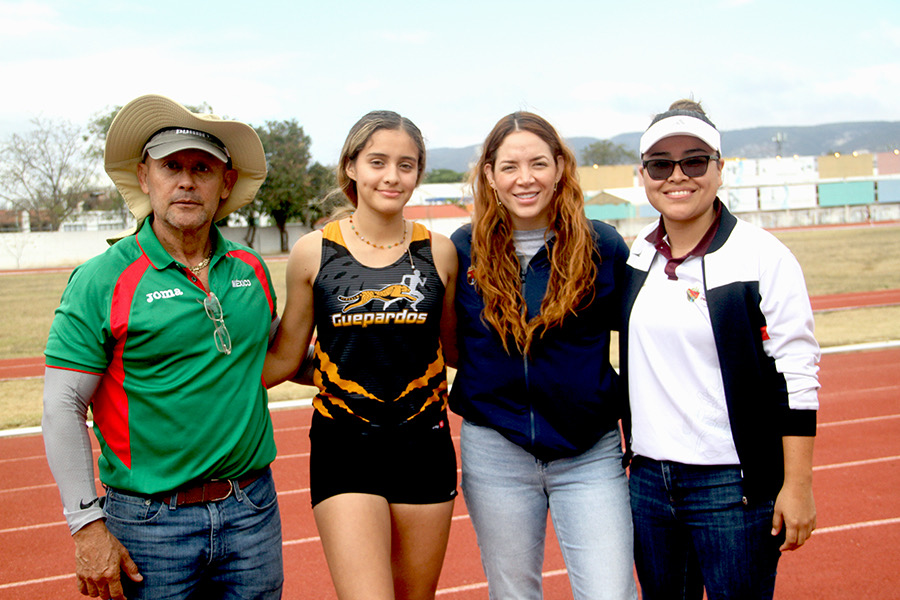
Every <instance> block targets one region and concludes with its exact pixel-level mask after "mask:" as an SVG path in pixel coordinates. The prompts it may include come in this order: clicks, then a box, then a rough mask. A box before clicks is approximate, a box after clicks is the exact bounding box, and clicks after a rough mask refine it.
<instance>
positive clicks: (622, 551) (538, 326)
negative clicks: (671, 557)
mask: <svg viewBox="0 0 900 600" xmlns="http://www.w3.org/2000/svg"><path fill="white" fill-rule="evenodd" d="M575 169H576V162H575V157H574V155H573V154H572V151H571V150H569V149H568V147H566V145H565V143H564V142H563V141H562V139H561V138H560V136H559V134H558V133H557V132H556V130H555V129H554V128H553V127H552V126H551V125H550V124H549V123H548V122H547V121H546V120H544V119H543V118H541V117H539V116H537V115H534V114H531V113H513V114H511V115H508V116H506V117H504V118H502V119H500V121H499V122H498V123H497V124H496V126H495V127H494V129H493V131H491V133H490V134H489V135H488V137H487V139H486V140H485V142H484V146H483V151H482V155H481V159H480V160H479V162H478V165H477V167H476V169H475V172H474V185H473V187H474V194H475V216H474V219H473V223H472V225H471V226H469V225H467V226H465V227H463V228H461V229H459V230H458V231H456V233H454V234H453V236H452V239H453V242H454V243H455V245H456V247H457V251H458V255H459V265H460V266H459V271H460V273H459V277H458V283H457V303H456V305H457V317H458V319H459V328H458V341H459V366H458V368H459V370H458V372H457V375H456V379H455V380H454V383H453V392H452V394H451V399H450V405H451V408H452V409H453V410H454V411H455V412H457V413H459V414H460V415H462V417H463V419H464V420H463V425H462V430H461V440H462V441H461V454H462V488H463V493H464V494H465V498H466V506H467V507H468V509H469V515H470V516H471V518H472V524H473V525H474V527H475V533H476V534H477V536H478V545H479V548H480V549H481V561H482V564H483V566H484V570H485V573H486V574H487V579H488V585H489V587H490V595H491V598H516V599H525V600H537V599H540V598H542V593H541V567H542V565H543V558H544V538H545V534H546V531H547V513H548V510H549V513H550V515H551V516H552V518H553V528H554V529H555V531H556V537H557V539H558V540H559V543H560V547H561V549H562V553H563V558H564V559H565V563H566V568H567V570H568V574H569V582H570V584H571V586H572V594H573V596H574V598H576V599H577V600H587V599H590V600H598V599H610V600H625V599H630V598H635V597H636V589H635V583H634V577H633V574H632V573H633V558H632V550H631V549H632V528H631V514H630V511H629V506H628V482H627V480H626V478H625V469H624V468H623V467H622V460H621V459H622V438H621V435H620V433H619V425H618V422H619V414H620V408H621V406H620V396H619V394H618V386H617V375H616V373H615V371H613V368H612V367H611V366H610V362H609V343H610V329H611V328H615V327H616V323H617V322H618V317H619V314H620V308H619V306H620V301H619V298H620V295H619V293H620V289H621V284H622V282H623V279H624V271H625V259H626V257H627V255H628V248H627V246H626V245H625V242H624V241H623V240H622V237H621V236H620V235H619V234H618V233H616V231H615V229H613V228H612V227H610V226H609V225H606V224H604V223H599V222H596V221H589V220H588V219H587V218H586V217H585V214H584V196H583V194H582V191H581V188H580V186H579V185H578V181H577V176H576V170H575Z"/></svg>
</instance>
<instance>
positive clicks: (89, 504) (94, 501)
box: [81, 498, 100, 510]
mask: <svg viewBox="0 0 900 600" xmlns="http://www.w3.org/2000/svg"><path fill="white" fill-rule="evenodd" d="M99 501H100V498H94V499H93V500H91V501H90V502H88V503H87V504H85V503H84V500H82V501H81V510H86V509H88V508H90V507H92V506H93V505H95V504H97V502H99Z"/></svg>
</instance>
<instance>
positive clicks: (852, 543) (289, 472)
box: [0, 348, 900, 600]
mask: <svg viewBox="0 0 900 600" xmlns="http://www.w3.org/2000/svg"><path fill="white" fill-rule="evenodd" d="M898 364H900V348H895V349H889V350H880V351H874V352H860V353H848V354H831V355H826V356H824V357H823V359H822V363H821V367H822V370H821V381H822V390H821V393H820V402H821V409H820V412H819V435H818V439H817V441H816V454H815V465H816V466H815V478H814V489H815V495H816V503H817V508H818V515H819V516H818V527H819V528H818V530H817V531H816V532H815V534H814V535H813V537H812V539H811V540H810V541H809V542H808V543H807V545H806V546H804V547H803V548H802V549H800V550H799V551H797V552H793V553H788V554H786V555H784V556H783V558H782V561H781V564H780V565H779V576H778V584H777V589H776V598H784V599H787V598H790V599H791V600H807V599H808V600H813V599H815V600H838V599H841V600H843V599H845V598H896V597H897V590H898V589H900V569H898V568H897V565H898V564H900V503H898V502H897V499H896V498H897V490H898V489H900V435H898V432H900V427H898V426H900V371H898V370H897V365H898ZM310 417H311V409H292V410H284V411H276V412H275V413H273V420H274V423H275V428H276V429H275V438H276V442H277V443H278V450H279V456H278V459H277V460H276V461H275V463H274V465H273V469H274V472H275V479H276V484H277V486H278V490H279V501H280V503H281V512H282V519H283V521H284V555H285V571H286V572H285V598H287V599H300V598H313V599H326V600H327V599H332V598H334V597H335V596H334V592H333V590H332V587H331V581H330V578H329V575H328V570H327V567H326V565H325V559H324V556H323V554H322V549H321V545H320V543H319V540H318V538H317V535H316V528H315V524H314V522H313V518H312V511H311V509H310V507H309V493H308V483H309V479H308V477H309V473H308V451H309V438H308V437H307V433H308V427H309V421H310ZM451 424H452V427H454V431H458V428H459V419H458V418H457V417H454V418H453V419H452V420H451ZM457 442H458V440H457ZM0 507H2V509H0V600H5V599H10V600H12V599H24V598H28V599H37V598H40V599H45V598H54V599H60V600H67V599H76V598H81V597H82V596H80V595H79V594H78V592H77V590H76V588H75V578H74V556H73V554H74V553H73V549H74V546H73V544H72V541H71V538H70V536H69V532H68V529H67V527H66V525H65V523H64V521H63V520H62V510H61V506H60V502H59V497H58V495H57V492H56V488H55V486H54V484H53V481H52V478H51V476H50V471H49V469H48V467H47V464H46V460H45V458H44V451H43V442H42V440H41V438H40V436H37V435H30V436H22V437H15V438H4V439H0ZM454 515H455V516H454V521H453V526H452V528H451V535H450V545H449V548H448V552H447V559H446V562H445V565H444V571H443V573H442V575H441V580H440V589H439V591H438V596H439V598H447V599H452V600H469V599H474V598H480V599H483V598H487V588H486V585H485V582H484V574H483V573H482V571H481V566H480V563H479V558H478V548H477V546H476V543H475V534H474V532H473V530H472V526H471V523H470V522H469V520H468V516H467V514H466V510H465V503H464V501H463V500H462V499H460V500H459V501H458V502H457V505H456V510H455V511H454ZM550 535H551V536H550V537H549V539H548V546H547V556H546V560H545V565H544V572H545V576H544V585H545V597H546V598H548V599H551V600H555V599H570V598H571V597H572V596H571V593H570V592H569V590H568V582H567V579H566V577H565V567H564V565H563V562H562V559H561V557H560V553H559V549H558V547H557V545H556V541H555V538H553V537H552V528H551V531H550Z"/></svg>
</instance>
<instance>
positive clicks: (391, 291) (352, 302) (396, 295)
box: [338, 283, 418, 313]
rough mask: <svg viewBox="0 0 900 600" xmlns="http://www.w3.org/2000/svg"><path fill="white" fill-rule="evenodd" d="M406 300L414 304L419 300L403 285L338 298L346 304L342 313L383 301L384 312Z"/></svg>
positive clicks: (397, 284)
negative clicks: (395, 303)
mask: <svg viewBox="0 0 900 600" xmlns="http://www.w3.org/2000/svg"><path fill="white" fill-rule="evenodd" d="M404 298H405V299H407V300H411V301H413V302H415V301H416V300H418V298H417V297H416V296H413V295H412V293H411V291H410V289H409V286H408V285H403V284H402V283H393V284H390V285H386V286H384V287H383V288H381V289H380V290H360V291H359V292H357V293H356V294H353V295H352V296H338V300H340V301H341V302H345V303H346V304H345V305H344V308H343V309H342V310H341V312H342V313H346V312H347V311H350V310H353V309H354V308H356V307H357V306H365V305H366V304H368V303H369V302H371V301H373V300H381V301H382V302H384V306H383V307H382V310H384V309H385V308H387V307H388V306H390V305H391V304H393V303H394V302H396V301H397V300H402V299H404Z"/></svg>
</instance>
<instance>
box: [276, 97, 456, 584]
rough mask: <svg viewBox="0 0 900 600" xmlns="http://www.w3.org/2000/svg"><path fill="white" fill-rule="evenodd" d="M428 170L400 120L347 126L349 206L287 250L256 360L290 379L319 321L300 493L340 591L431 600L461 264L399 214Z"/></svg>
mask: <svg viewBox="0 0 900 600" xmlns="http://www.w3.org/2000/svg"><path fill="white" fill-rule="evenodd" d="M424 170H425V144H424V141H423V139H422V134H421V133H420V132H419V129H418V128H417V127H416V126H415V125H414V124H413V123H412V122H411V121H410V120H409V119H406V118H402V117H400V116H399V115H397V114H396V113H393V112H389V111H375V112H371V113H369V114H367V115H366V116H364V117H363V118H362V119H360V121H359V122H358V123H356V125H354V126H353V128H352V129H351V130H350V134H349V135H348V137H347V140H346V142H345V143H344V147H343V150H342V151H341V158H340V163H339V166H338V173H337V176H338V183H339V185H340V187H341V189H342V191H343V193H344V195H345V196H346V197H347V199H348V200H349V201H350V203H351V204H352V205H353V207H354V210H353V212H351V213H350V214H349V216H347V217H346V218H342V219H340V220H334V221H331V222H330V223H328V224H327V225H326V226H325V228H324V230H322V231H315V232H312V233H310V234H308V235H306V236H304V237H303V238H301V239H300V240H299V241H298V242H297V244H296V245H295V246H294V248H293V249H292V250H291V255H290V258H289V260H288V266H287V301H286V303H285V308H284V314H283V315H282V321H281V326H280V329H279V331H278V334H277V336H276V338H275V341H274V343H273V346H272V348H271V349H270V352H269V355H268V356H267V359H266V365H265V371H264V377H265V380H266V383H267V385H269V386H272V385H275V384H277V383H279V382H281V381H283V380H285V379H287V378H289V377H292V376H293V375H294V373H295V372H296V371H297V368H298V366H299V364H300V362H301V358H302V357H304V356H305V354H306V349H307V345H308V344H309V340H310V337H311V334H312V331H313V328H314V327H315V328H316V331H317V337H316V342H315V355H314V358H313V360H314V369H315V371H314V382H315V384H316V385H317V386H318V388H319V394H318V395H317V396H316V398H315V400H314V407H315V413H314V416H313V420H312V428H311V430H310V440H311V456H310V489H311V495H312V504H313V512H314V514H315V519H316V525H317V526H318V529H319V535H320V537H321V539H322V545H323V547H324V550H325V557H326V559H327V561H328V568H329V569H330V571H331V577H332V580H333V581H334V586H335V589H336V591H337V595H338V597H339V598H341V600H346V599H353V598H366V599H391V598H409V599H425V598H433V597H434V594H435V590H436V588H437V581H438V576H439V575H440V572H441V565H442V563H443V559H444V553H445V550H446V547H447V539H448V536H449V531H450V517H451V513H452V510H453V502H454V497H455V496H456V455H455V452H454V448H453V444H452V442H451V439H450V428H449V425H448V421H447V412H446V404H447V380H446V369H445V358H444V352H445V349H446V350H447V351H448V352H451V353H452V348H453V341H452V340H453V333H454V325H455V324H454V319H453V296H454V294H453V289H454V285H455V279H456V269H457V267H456V251H455V249H454V247H453V245H452V244H451V243H450V240H448V239H447V238H446V237H444V236H441V235H438V234H433V233H430V232H429V231H428V230H427V229H425V227H423V226H421V225H419V224H416V223H411V222H409V221H407V220H406V219H405V218H404V217H403V207H404V205H405V204H406V203H407V201H408V200H409V198H410V196H411V195H412V192H413V190H414V189H415V187H416V186H417V185H418V184H419V182H420V180H421V179H422V175H423V173H424ZM442 334H443V337H444V339H445V342H444V344H443V345H442V343H441V338H442Z"/></svg>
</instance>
